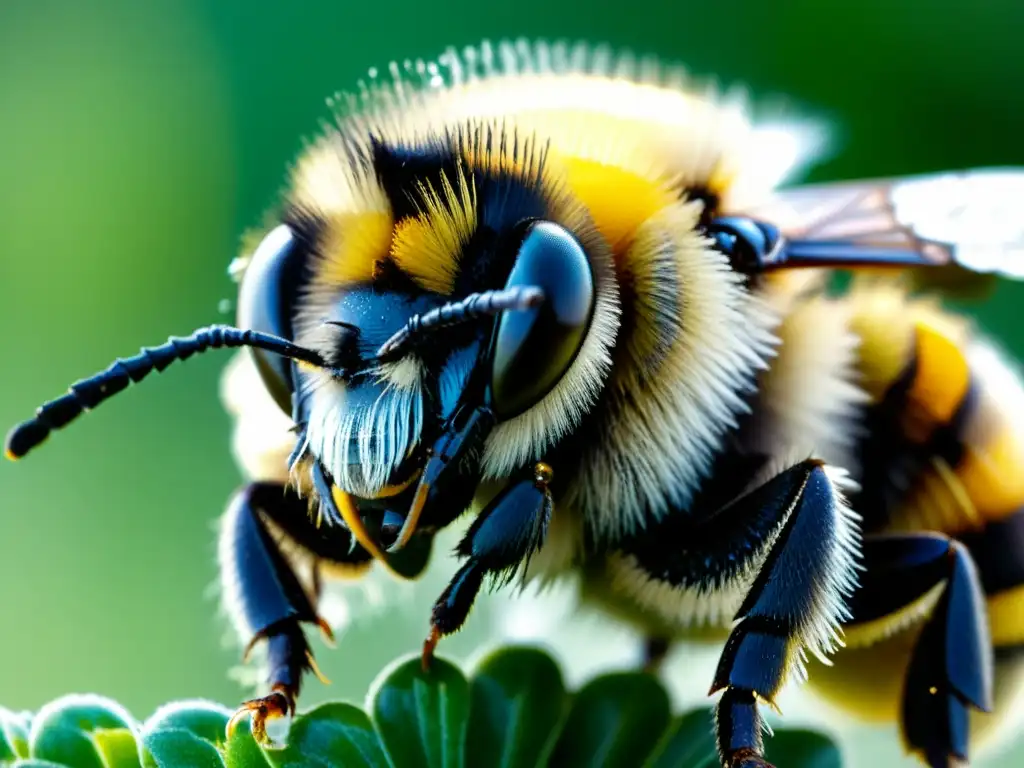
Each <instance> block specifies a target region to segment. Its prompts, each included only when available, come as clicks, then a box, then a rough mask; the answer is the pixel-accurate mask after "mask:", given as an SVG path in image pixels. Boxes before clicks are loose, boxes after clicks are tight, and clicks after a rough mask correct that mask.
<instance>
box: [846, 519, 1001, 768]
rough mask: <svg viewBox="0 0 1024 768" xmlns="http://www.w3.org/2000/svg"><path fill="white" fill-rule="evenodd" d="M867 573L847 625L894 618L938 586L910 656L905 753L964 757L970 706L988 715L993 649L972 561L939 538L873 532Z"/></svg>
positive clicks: (935, 759)
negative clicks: (909, 749)
mask: <svg viewBox="0 0 1024 768" xmlns="http://www.w3.org/2000/svg"><path fill="white" fill-rule="evenodd" d="M864 555H865V564H866V565H867V570H866V572H865V574H864V577H863V579H862V585H861V587H860V588H859V589H858V590H857V592H856V593H855V594H854V596H853V598H852V600H851V601H850V607H851V611H852V618H851V619H850V621H849V622H848V623H849V625H850V626H857V625H864V624H866V623H868V622H884V621H886V620H887V618H888V619H889V620H892V621H898V615H899V613H900V612H902V611H905V610H907V609H908V608H909V607H910V606H912V605H914V604H915V603H916V602H918V601H920V600H923V599H925V598H926V597H927V596H928V594H929V593H930V592H931V591H932V590H933V589H935V588H936V587H939V586H940V585H944V586H943V587H942V593H941V594H940V595H939V597H938V600H937V602H936V603H935V605H934V607H933V608H932V609H931V612H930V614H929V616H928V619H927V621H926V622H925V625H924V628H923V629H922V631H921V634H920V635H919V637H918V639H917V644H916V645H915V647H914V650H913V653H912V655H911V660H910V666H909V668H908V670H907V677H906V681H905V683H904V689H903V705H902V726H903V733H904V738H905V739H906V742H907V744H908V745H909V746H910V748H911V749H913V750H915V751H917V752H919V753H920V755H921V756H922V757H923V758H924V760H925V761H926V762H927V763H928V764H929V765H931V766H943V768H945V766H947V765H949V764H950V761H951V759H953V760H960V761H966V760H967V759H968V751H969V749H968V747H969V744H968V740H969V739H968V737H969V723H968V719H969V718H968V715H969V711H970V709H971V708H974V709H978V710H981V711H986V712H987V711H991V708H992V687H993V680H992V667H993V663H994V660H993V651H992V644H991V641H990V638H989V628H988V619H987V617H986V615H985V598H984V594H983V592H982V589H981V583H980V579H979V577H978V572H977V569H976V568H975V565H974V562H973V560H972V558H971V556H970V554H969V553H968V551H967V549H966V548H965V547H964V546H963V545H961V544H960V543H958V542H956V541H953V540H951V539H949V538H946V537H945V536H941V535H938V534H924V533H922V534H911V535H878V536H871V537H869V538H868V539H867V540H866V541H865V543H864Z"/></svg>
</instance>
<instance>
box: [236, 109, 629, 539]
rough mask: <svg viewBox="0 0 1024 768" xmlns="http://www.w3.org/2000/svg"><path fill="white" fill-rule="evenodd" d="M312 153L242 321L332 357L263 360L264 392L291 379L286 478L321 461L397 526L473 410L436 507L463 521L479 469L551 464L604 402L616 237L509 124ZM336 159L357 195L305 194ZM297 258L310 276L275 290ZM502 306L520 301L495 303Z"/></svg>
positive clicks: (336, 484) (256, 260)
mask: <svg viewBox="0 0 1024 768" xmlns="http://www.w3.org/2000/svg"><path fill="white" fill-rule="evenodd" d="M346 141H348V144H345V142H346ZM332 142H333V143H334V144H333V152H332V151H329V150H330V149H332ZM315 154H316V155H317V162H316V163H313V164H308V163H307V164H305V165H303V164H300V166H299V170H298V171H297V176H296V181H295V183H296V192H295V193H294V196H293V201H292V204H291V207H290V209H289V210H288V213H287V215H286V217H285V223H284V224H282V225H281V227H279V228H278V229H275V230H274V231H272V232H271V233H270V234H269V235H268V236H267V237H266V239H265V240H264V244H263V245H262V246H261V247H260V249H258V250H257V252H256V255H255V256H254V257H253V259H252V261H251V263H250V267H249V271H248V272H247V275H246V277H245V279H244V280H243V284H242V295H243V296H247V295H252V296H255V297H257V298H256V299H255V300H254V301H252V302H249V303H248V304H247V303H246V302H242V306H241V309H242V313H241V314H240V323H241V322H244V323H246V324H247V326H248V327H262V328H264V329H265V330H267V331H268V332H273V333H275V334H287V333H289V332H291V335H292V336H293V337H294V338H295V339H296V340H297V343H299V344H300V345H301V346H303V347H306V348H309V349H313V350H316V351H317V353H318V354H319V355H320V356H321V357H322V358H323V359H324V360H325V361H327V363H328V364H329V365H328V366H326V367H324V368H316V367H311V366H301V365H299V366H296V367H295V368H294V370H291V368H292V366H291V364H290V363H286V361H284V360H282V359H280V358H278V359H276V360H275V359H274V358H273V357H272V356H270V355H266V356H264V358H263V359H262V363H263V365H262V368H261V371H262V373H263V376H264V380H265V382H266V383H267V385H268V389H273V388H277V389H284V388H286V387H287V386H288V385H289V384H290V383H291V382H294V392H295V396H294V402H293V403H291V409H292V411H293V415H294V418H295V421H296V424H297V425H299V426H300V428H301V435H300V441H299V445H298V446H297V451H296V452H295V453H294V454H293V460H292V465H293V474H294V473H295V472H299V473H302V472H308V471H320V472H322V474H323V476H324V482H325V484H326V486H327V488H328V489H331V488H336V489H338V490H339V491H341V492H342V493H344V494H346V495H347V496H348V497H349V498H350V500H351V501H352V502H353V504H354V505H355V506H356V508H357V509H358V510H359V513H360V515H362V510H363V509H369V508H371V507H379V506H381V505H383V506H385V507H387V510H386V512H387V514H388V515H391V516H392V517H397V518H399V519H401V518H403V517H404V516H405V515H406V511H407V510H408V508H409V502H410V494H411V495H413V496H415V493H416V490H417V488H416V484H415V482H414V481H415V479H416V478H417V476H418V475H419V474H420V473H421V472H422V471H423V469H424V467H425V465H426V462H427V459H428V458H429V456H430V455H431V452H432V449H433V448H434V447H435V446H434V443H436V441H437V440H438V439H440V438H442V437H443V436H444V435H445V434H447V433H451V432H452V430H453V429H454V430H456V431H457V430H458V427H457V426H455V425H454V424H453V420H454V419H457V418H460V416H459V415H460V414H465V413H467V412H471V411H479V412H480V413H481V414H482V416H481V418H482V420H483V421H482V422H481V424H483V423H484V422H486V428H481V429H483V431H481V429H478V430H477V432H476V433H474V436H472V439H469V438H466V440H464V441H463V442H465V448H464V449H463V450H464V451H465V453H466V456H464V457H462V458H461V459H460V463H461V465H462V468H461V470H460V469H459V468H458V467H456V468H455V470H457V471H461V472H463V474H464V477H463V481H464V482H461V483H460V484H459V486H460V487H459V492H458V493H455V492H454V491H452V492H449V493H447V494H444V495H443V497H439V501H438V503H437V504H436V505H433V507H434V508H436V509H439V510H440V509H444V512H443V513H442V514H443V516H445V517H447V518H450V517H451V516H453V513H454V514H457V512H459V511H461V509H459V507H464V506H465V505H466V504H467V503H468V500H469V498H470V497H471V496H472V491H473V490H474V488H475V486H476V484H477V483H478V481H479V480H480V479H481V478H483V477H489V478H491V479H494V478H503V477H507V476H508V475H509V474H511V473H513V472H515V471H517V470H519V469H521V468H522V467H524V466H526V465H527V464H529V463H530V462H534V461H539V460H540V457H541V454H542V453H543V451H544V450H546V449H547V448H549V447H550V446H551V445H553V444H555V443H556V442H557V441H558V440H559V439H560V438H561V437H563V436H564V435H565V434H567V433H568V432H570V431H571V430H572V429H574V428H575V427H577V426H578V425H579V423H580V421H581V420H582V419H583V417H584V416H585V415H586V413H587V412H588V410H589V409H590V408H591V407H592V406H593V404H594V402H595V401H596V398H597V395H598V393H599V392H600V390H601V387H602V386H603V383H604V380H605V378H606V375H607V370H608V366H609V362H610V348H611V346H612V343H613V341H614V330H615V327H616V323H617V287H616V284H615V280H614V278H613V275H612V269H611V252H610V248H609V246H608V244H607V242H606V241H605V240H604V238H602V237H601V235H600V233H599V232H598V231H597V230H596V229H595V227H594V226H593V223H592V220H591V218H590V216H589V214H588V212H587V210H586V208H585V207H584V206H583V205H582V204H581V203H580V202H579V201H577V200H575V199H574V198H573V197H572V195H571V194H570V193H568V192H567V191H566V189H565V185H564V182H563V179H562V178H560V177H559V175H558V174H557V173H554V172H552V170H551V168H550V166H548V164H547V161H546V156H545V154H544V153H543V152H542V151H540V150H539V149H537V148H535V146H534V143H533V141H531V140H528V139H522V138H520V137H519V136H518V135H517V134H516V133H515V132H514V131H510V130H508V129H507V128H503V127H502V126H501V125H500V124H493V125H492V124H487V123H479V124H468V125H466V126H463V127H453V128H452V129H450V130H448V131H446V132H443V133H442V132H437V133H435V134H433V135H430V136H428V137H426V138H424V139H422V140H420V141H418V142H416V143H415V144H409V143H405V144H398V143H395V142H393V141H389V140H388V137H387V136H386V134H385V135H373V134H371V135H370V136H369V137H368V138H367V139H366V140H365V142H364V143H363V144H362V145H359V146H353V139H352V137H350V136H346V135H333V136H331V137H328V139H325V140H324V142H323V143H322V144H321V146H320V147H319V148H318V149H317V150H316V151H315ZM325 163H330V164H332V167H333V171H332V172H331V174H330V175H331V176H332V178H334V180H335V186H334V189H335V191H336V190H337V189H338V187H339V186H340V187H342V188H347V189H349V190H352V191H353V197H352V198H351V199H348V200H339V199H338V196H337V194H335V195H334V196H329V197H326V198H325V197H324V196H323V195H322V194H314V193H313V192H311V188H313V187H315V186H316V185H317V184H319V183H321V179H322V178H323V176H324V175H325V173H326V172H327V171H326V169H325V165H324V164H325ZM339 179H344V183H342V184H338V180H339ZM282 232H283V233H285V234H282ZM267 254H270V255H269V256H268V255H267ZM296 254H300V255H298V256H296ZM289 259H295V260H296V261H303V262H304V266H305V270H306V271H305V278H304V279H303V280H302V281H301V283H299V284H297V285H295V284H293V285H289V286H284V287H282V285H281V281H280V275H281V274H282V271H283V268H282V266H281V265H282V264H285V263H287V262H288V260H289ZM267 263H269V264H271V265H272V266H271V267H267V266H265V264H267ZM250 275H251V277H250ZM268 278H269V280H268ZM264 281H267V282H266V283H264ZM264 285H265V286H267V287H263V286H264ZM275 285H276V286H277V291H275V290H274V287H273V286H275ZM289 291H290V293H291V296H290V298H289V299H288V300H284V299H282V298H281V294H282V293H288V292H289ZM260 302H262V304H260ZM503 302H504V303H503ZM508 302H513V303H516V302H519V304H520V306H517V307H515V308H513V309H512V310H511V311H504V312H500V314H499V310H500V309H502V308H505V309H508V307H507V304H508ZM282 305H285V307H284V308H283V309H282V310H281V312H278V313H275V312H274V311H272V308H273V307H277V306H282ZM268 306H270V307H271V309H270V310H268V309H267V307H268ZM252 307H256V309H252ZM288 309H291V311H292V317H293V318H294V323H293V325H290V324H289V323H286V322H283V321H281V319H280V318H282V317H285V316H287V315H286V312H287V311H288ZM261 323H264V325H261ZM403 334H404V336H403ZM397 337H401V338H402V342H401V343H400V344H397V345H396V344H395V343H394V342H395V339H396V338H397ZM274 363H279V364H276V365H275V364H274ZM469 465H472V468H470V467H469ZM307 484H310V485H313V486H314V487H315V486H316V483H315V482H312V483H307ZM421 492H422V489H421ZM332 493H333V491H332ZM321 495H322V494H321ZM385 500H386V501H385ZM370 502H373V503H372V504H371V503H370ZM403 507H404V508H403ZM342 516H343V517H344V515H343V514H342ZM432 517H434V515H432V514H431V513H430V511H429V509H428V511H427V514H426V516H425V517H424V519H423V521H422V525H423V526H424V528H425V529H430V528H432V527H433V523H435V522H437V521H433V520H432ZM384 538H389V537H388V536H385V537H384Z"/></svg>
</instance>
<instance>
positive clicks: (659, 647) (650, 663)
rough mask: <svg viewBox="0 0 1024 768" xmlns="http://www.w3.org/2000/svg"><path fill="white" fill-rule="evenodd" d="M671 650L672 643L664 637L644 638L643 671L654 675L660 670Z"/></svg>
mask: <svg viewBox="0 0 1024 768" xmlns="http://www.w3.org/2000/svg"><path fill="white" fill-rule="evenodd" d="M671 648H672V641H671V640H669V639H668V638H666V637H653V636H652V637H646V638H644V662H643V668H644V671H645V672H650V673H652V674H656V673H657V672H658V670H660V669H661V665H662V664H663V663H664V661H665V657H666V656H668V652H669V650H671Z"/></svg>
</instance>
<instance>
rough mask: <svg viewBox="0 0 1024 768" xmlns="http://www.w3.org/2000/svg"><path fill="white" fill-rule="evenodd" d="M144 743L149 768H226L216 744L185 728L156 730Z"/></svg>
mask: <svg viewBox="0 0 1024 768" xmlns="http://www.w3.org/2000/svg"><path fill="white" fill-rule="evenodd" d="M143 746H144V748H145V751H146V765H147V768H148V766H154V767H155V768H224V761H223V760H222V759H221V756H220V753H219V752H218V751H217V748H216V747H215V746H213V744H211V743H210V742H208V741H206V739H201V738H199V737H198V736H196V735H195V734H194V733H192V732H191V731H186V730H185V729H183V728H169V729H167V730H162V731H153V732H152V733H149V734H147V735H146V737H145V740H144V742H143ZM150 761H152V762H150Z"/></svg>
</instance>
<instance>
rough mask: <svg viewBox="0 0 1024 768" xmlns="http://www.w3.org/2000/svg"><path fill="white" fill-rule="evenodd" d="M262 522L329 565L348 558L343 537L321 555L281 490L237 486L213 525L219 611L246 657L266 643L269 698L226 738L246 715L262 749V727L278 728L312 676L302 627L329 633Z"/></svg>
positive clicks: (309, 527)
mask: <svg viewBox="0 0 1024 768" xmlns="http://www.w3.org/2000/svg"><path fill="white" fill-rule="evenodd" d="M268 520H270V521H273V523H274V524H275V525H276V526H277V527H278V528H279V529H281V530H282V531H284V532H285V534H287V535H288V536H290V537H291V538H292V539H293V540H294V541H295V542H296V543H297V544H298V545H299V546H300V547H301V548H303V549H305V550H308V551H309V553H310V554H312V555H317V554H326V553H329V554H330V555H331V556H332V557H334V558H336V557H338V553H339V552H344V553H347V552H348V551H349V549H348V544H347V542H348V536H347V535H345V539H346V542H342V543H341V545H340V546H334V547H332V548H331V549H330V550H327V544H328V541H329V540H328V539H327V538H326V537H325V536H324V534H323V533H322V532H321V531H320V530H319V529H317V528H316V526H315V524H314V523H313V522H312V521H311V520H310V518H309V514H308V512H307V507H306V502H305V501H303V500H302V499H299V498H298V496H296V495H295V494H294V493H293V492H291V491H289V490H286V489H285V488H284V487H283V486H281V485H276V484H264V483H253V484H251V485H248V486H246V487H244V488H243V489H241V490H240V491H239V492H238V493H236V494H235V496H234V498H233V499H232V500H231V503H230V504H229V506H228V509H227V511H226V512H225V513H224V516H223V518H222V519H221V526H220V541H219V559H220V569H221V586H222V592H223V596H224V600H225V607H226V608H227V610H228V613H229V615H230V616H231V618H232V619H233V622H234V624H235V628H236V630H237V631H238V632H239V635H240V636H242V637H243V638H248V645H247V647H246V651H245V656H246V657H248V654H249V652H250V651H251V650H252V648H253V647H254V646H255V645H256V644H257V643H258V642H260V641H263V640H265V641H266V643H267V662H268V667H269V675H268V677H267V683H268V686H269V688H270V691H271V692H270V693H269V694H268V695H267V696H264V697H261V698H257V699H252V700H251V701H247V702H245V703H244V704H242V706H241V708H240V709H239V710H238V712H237V713H236V714H235V716H234V717H233V718H232V719H231V721H230V723H229V724H228V731H229V733H230V732H231V731H233V730H234V728H235V727H236V726H237V724H238V722H240V721H241V720H242V719H243V718H244V717H245V716H246V715H247V714H248V713H251V714H252V731H253V735H254V736H255V737H256V738H257V739H258V740H260V741H264V742H265V741H267V740H268V734H267V723H268V722H271V721H273V720H280V721H283V722H284V723H285V724H286V723H287V722H288V719H289V718H290V717H291V716H292V715H294V713H295V702H296V698H297V697H298V695H299V689H300V687H301V685H302V678H303V675H305V673H306V672H308V671H311V672H313V673H315V674H317V675H318V676H319V672H318V670H317V667H316V662H315V661H314V659H313V653H312V650H311V649H310V647H309V643H308V642H307V640H306V636H305V633H304V632H303V629H302V624H303V623H308V624H312V625H315V626H318V627H320V629H321V630H322V631H323V632H324V633H325V635H327V637H328V638H329V639H330V638H331V630H330V627H329V626H328V625H327V623H326V622H325V621H324V620H323V619H322V618H320V617H319V616H318V615H317V612H316V609H315V608H314V605H313V603H314V601H315V600H316V598H317V595H316V594H310V592H309V591H307V590H306V588H304V587H303V585H302V583H301V582H300V581H299V577H298V575H297V574H296V573H295V570H294V569H293V567H292V565H291V563H290V562H289V561H288V559H287V558H286V557H285V555H284V554H283V552H282V550H281V547H280V546H279V544H278V542H277V541H276V540H275V537H274V534H272V532H271V528H270V527H269V526H268V523H267V521H268ZM331 530H332V531H337V530H340V529H331ZM317 549H320V550H325V551H324V552H317V551H316V550H317ZM359 556H363V557H366V554H365V553H364V552H362V550H361V549H356V550H354V551H353V553H352V557H359Z"/></svg>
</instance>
